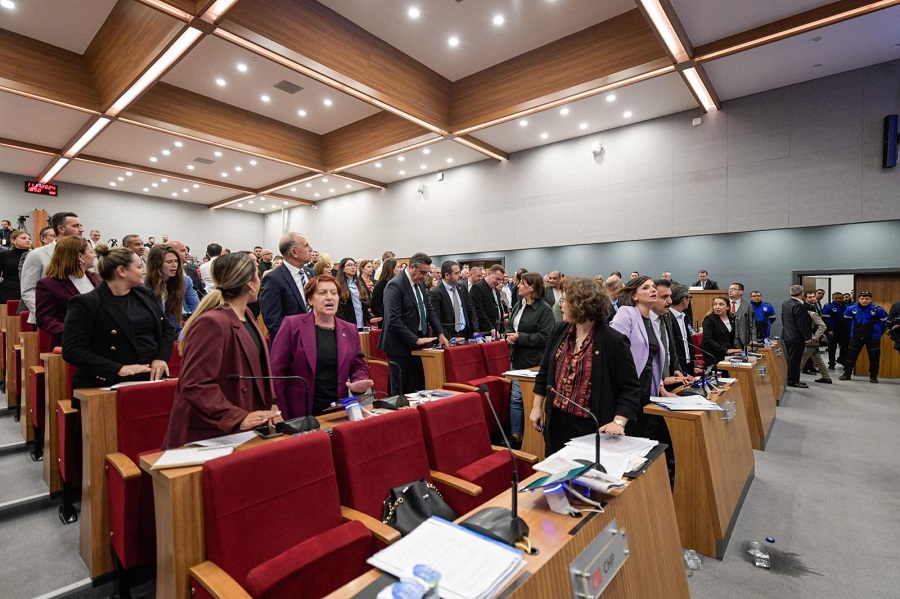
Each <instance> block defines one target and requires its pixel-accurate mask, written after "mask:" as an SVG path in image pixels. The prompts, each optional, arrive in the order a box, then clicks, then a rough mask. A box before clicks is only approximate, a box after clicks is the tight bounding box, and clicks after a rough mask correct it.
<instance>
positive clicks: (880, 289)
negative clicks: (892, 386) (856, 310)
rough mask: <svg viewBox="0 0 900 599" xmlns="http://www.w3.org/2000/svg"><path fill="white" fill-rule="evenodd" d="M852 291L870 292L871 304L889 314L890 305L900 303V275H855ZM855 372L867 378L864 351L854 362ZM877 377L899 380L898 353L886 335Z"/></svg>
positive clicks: (867, 368) (867, 360) (866, 361)
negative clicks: (876, 305)
mask: <svg viewBox="0 0 900 599" xmlns="http://www.w3.org/2000/svg"><path fill="white" fill-rule="evenodd" d="M854 289H856V292H857V293H859V292H860V291H870V292H871V293H872V303H873V304H878V305H879V306H881V307H882V308H884V309H885V310H887V311H888V312H890V311H891V305H892V304H893V303H894V302H900V274H898V273H885V274H872V275H868V274H867V275H856V280H855V283H854ZM855 372H856V373H858V375H859V376H861V377H866V378H868V376H869V355H868V353H866V351H865V350H863V351H862V352H860V354H859V358H858V359H857V360H856V370H855ZM878 376H882V377H884V378H891V379H895V378H900V352H898V351H897V350H895V349H894V342H893V341H891V339H890V337H888V336H887V335H885V336H884V337H882V339H881V367H880V368H879V369H878Z"/></svg>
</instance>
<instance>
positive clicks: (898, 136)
mask: <svg viewBox="0 0 900 599" xmlns="http://www.w3.org/2000/svg"><path fill="white" fill-rule="evenodd" d="M897 121H898V118H897V115H896V114H889V115H887V116H886V117H884V142H883V143H884V147H883V149H882V152H881V156H882V160H881V168H894V167H895V166H897V146H898V144H900V132H898V130H897V125H898V123H897Z"/></svg>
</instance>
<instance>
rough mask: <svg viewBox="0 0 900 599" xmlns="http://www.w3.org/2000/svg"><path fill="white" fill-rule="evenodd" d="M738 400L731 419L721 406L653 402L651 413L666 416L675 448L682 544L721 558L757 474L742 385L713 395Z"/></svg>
mask: <svg viewBox="0 0 900 599" xmlns="http://www.w3.org/2000/svg"><path fill="white" fill-rule="evenodd" d="M710 399H711V400H713V401H715V402H716V403H718V404H719V405H722V404H723V403H724V402H726V401H728V400H732V401H734V403H735V407H736V414H735V417H734V418H733V419H732V421H731V422H724V421H723V420H722V412H707V411H690V412H673V411H671V410H666V409H665V408H661V407H659V406H656V405H655V404H650V405H648V406H646V407H645V408H644V412H645V413H646V414H652V415H655V416H662V417H663V418H665V419H666V425H667V426H668V428H669V433H670V435H671V437H672V446H673V448H674V450H675V489H674V492H673V499H674V502H675V514H676V516H677V519H678V532H679V534H680V537H681V544H682V546H683V547H685V548H687V549H693V550H695V551H697V552H698V553H702V554H703V555H708V556H710V557H715V558H717V559H722V557H723V556H724V554H725V549H726V547H727V546H728V540H729V539H730V537H731V531H732V528H733V526H734V523H735V522H736V521H737V517H738V514H739V513H740V509H741V505H742V504H743V502H744V497H745V496H746V492H747V490H748V489H749V488H750V483H751V482H752V481H753V475H754V468H755V465H754V458H753V449H752V448H751V446H750V432H749V428H748V426H747V422H746V420H747V415H746V410H745V409H744V402H743V398H742V397H741V392H740V387H738V386H736V385H731V386H729V388H728V389H727V390H726V391H725V392H724V393H719V394H717V395H715V396H712V397H710Z"/></svg>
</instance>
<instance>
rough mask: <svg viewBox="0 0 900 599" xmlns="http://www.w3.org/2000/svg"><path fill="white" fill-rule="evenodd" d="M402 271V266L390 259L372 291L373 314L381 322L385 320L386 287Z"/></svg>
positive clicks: (385, 262)
mask: <svg viewBox="0 0 900 599" xmlns="http://www.w3.org/2000/svg"><path fill="white" fill-rule="evenodd" d="M401 270H402V269H401V268H400V265H399V264H397V261H396V260H394V259H393V258H388V259H387V260H385V261H384V264H382V265H381V276H379V277H378V281H376V282H375V289H374V290H372V304H371V308H372V314H374V315H375V318H377V319H378V321H379V322H380V321H381V319H382V318H384V287H385V286H386V285H387V284H388V281H390V280H391V279H393V278H394V277H396V276H397V275H398V274H400V271H401ZM373 322H374V320H373Z"/></svg>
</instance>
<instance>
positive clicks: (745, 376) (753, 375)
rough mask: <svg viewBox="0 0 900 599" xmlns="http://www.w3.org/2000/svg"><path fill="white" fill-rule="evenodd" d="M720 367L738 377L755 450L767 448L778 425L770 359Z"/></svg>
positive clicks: (720, 364)
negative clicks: (768, 360) (774, 425)
mask: <svg viewBox="0 0 900 599" xmlns="http://www.w3.org/2000/svg"><path fill="white" fill-rule="evenodd" d="M718 367H719V370H727V371H728V373H729V374H730V375H731V377H732V378H735V379H737V380H736V385H737V386H738V387H740V390H741V397H743V399H744V407H745V408H746V411H747V427H748V429H749V430H750V442H751V444H752V445H753V449H759V450H761V451H762V450H765V448H766V441H767V440H768V438H769V433H770V432H771V431H772V425H773V424H775V394H774V393H773V392H772V374H771V370H772V369H771V368H769V365H768V362H766V359H765V358H764V357H763V358H760V359H759V360H757V361H756V362H753V363H746V362H744V363H742V364H741V365H740V366H732V365H731V362H727V361H726V362H719V366H718Z"/></svg>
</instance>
